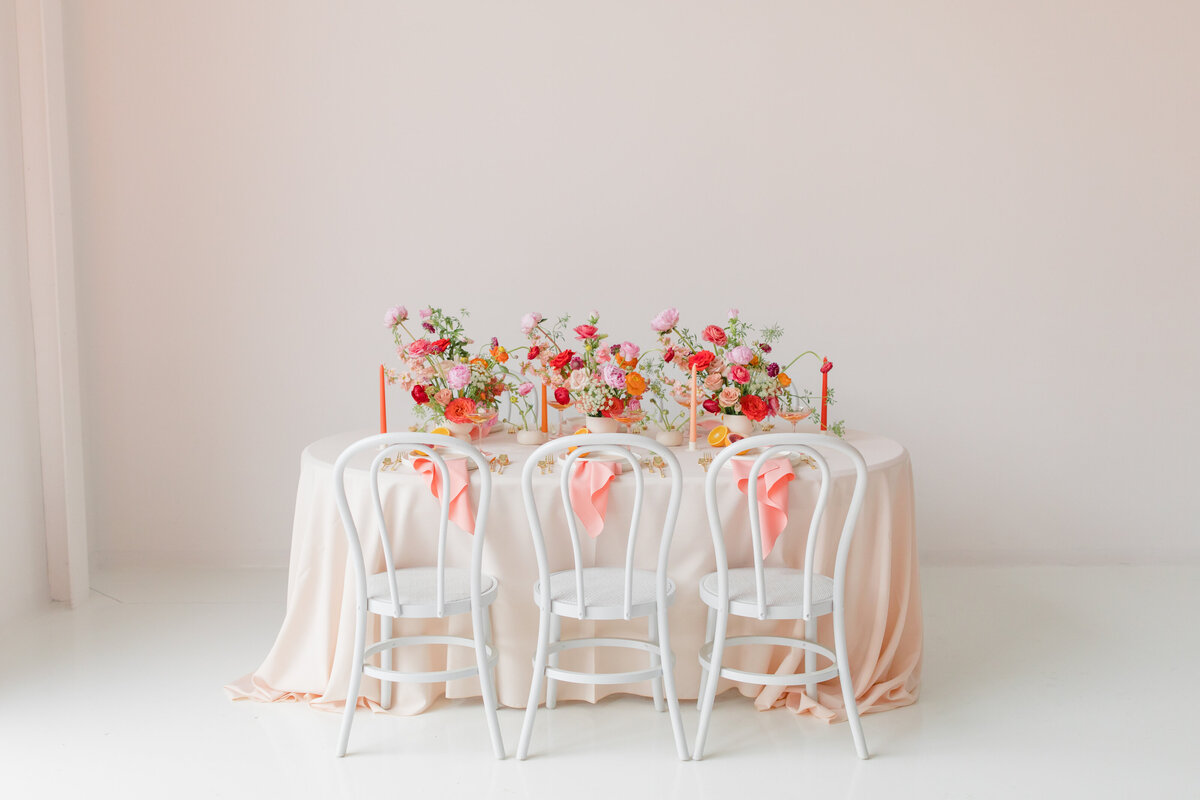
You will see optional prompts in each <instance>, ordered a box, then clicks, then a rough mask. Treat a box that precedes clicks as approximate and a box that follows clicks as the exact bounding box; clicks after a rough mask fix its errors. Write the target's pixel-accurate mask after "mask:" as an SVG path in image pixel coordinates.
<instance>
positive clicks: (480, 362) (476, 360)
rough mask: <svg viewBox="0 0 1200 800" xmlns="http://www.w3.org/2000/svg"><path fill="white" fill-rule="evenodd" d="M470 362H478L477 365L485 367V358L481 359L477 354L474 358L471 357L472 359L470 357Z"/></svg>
mask: <svg viewBox="0 0 1200 800" xmlns="http://www.w3.org/2000/svg"><path fill="white" fill-rule="evenodd" d="M470 363H472V364H478V365H479V366H481V367H483V368H484V369H487V360H486V359H482V358H480V357H479V356H476V357H475V358H472V359H471V361H470Z"/></svg>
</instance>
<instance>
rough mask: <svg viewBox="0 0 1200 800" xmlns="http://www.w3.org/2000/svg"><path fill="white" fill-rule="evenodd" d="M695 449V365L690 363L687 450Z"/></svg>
mask: <svg viewBox="0 0 1200 800" xmlns="http://www.w3.org/2000/svg"><path fill="white" fill-rule="evenodd" d="M695 449H696V365H695V364H693V365H692V427H691V431H690V433H688V450H695Z"/></svg>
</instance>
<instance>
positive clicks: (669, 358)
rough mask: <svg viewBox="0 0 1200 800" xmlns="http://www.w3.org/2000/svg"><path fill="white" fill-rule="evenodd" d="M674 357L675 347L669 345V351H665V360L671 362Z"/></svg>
mask: <svg viewBox="0 0 1200 800" xmlns="http://www.w3.org/2000/svg"><path fill="white" fill-rule="evenodd" d="M674 358H675V348H674V347H668V348H667V352H665V353H663V361H665V362H666V363H668V364H670V363H671V361H672V360H674Z"/></svg>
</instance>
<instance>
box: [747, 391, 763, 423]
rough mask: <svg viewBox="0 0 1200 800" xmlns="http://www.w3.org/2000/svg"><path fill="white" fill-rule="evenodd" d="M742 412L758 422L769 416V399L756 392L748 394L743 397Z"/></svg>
mask: <svg viewBox="0 0 1200 800" xmlns="http://www.w3.org/2000/svg"><path fill="white" fill-rule="evenodd" d="M742 413H743V414H744V415H746V416H747V417H749V418H750V419H752V420H754V421H755V422H758V421H759V420H761V419H763V418H764V417H765V416H767V401H765V400H763V399H762V398H761V397H759V396H758V395H756V394H748V395H746V396H745V397H743V398H742Z"/></svg>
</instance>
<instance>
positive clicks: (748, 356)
mask: <svg viewBox="0 0 1200 800" xmlns="http://www.w3.org/2000/svg"><path fill="white" fill-rule="evenodd" d="M729 360H730V361H732V362H733V363H735V364H749V363H750V362H751V361H753V360H754V351H753V350H751V349H750V348H749V347H746V345H744V344H739V345H738V346H737V347H735V348H733V349H732V350H730V351H729Z"/></svg>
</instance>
